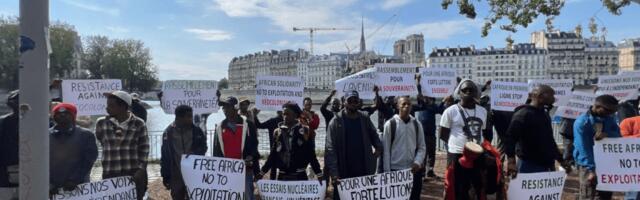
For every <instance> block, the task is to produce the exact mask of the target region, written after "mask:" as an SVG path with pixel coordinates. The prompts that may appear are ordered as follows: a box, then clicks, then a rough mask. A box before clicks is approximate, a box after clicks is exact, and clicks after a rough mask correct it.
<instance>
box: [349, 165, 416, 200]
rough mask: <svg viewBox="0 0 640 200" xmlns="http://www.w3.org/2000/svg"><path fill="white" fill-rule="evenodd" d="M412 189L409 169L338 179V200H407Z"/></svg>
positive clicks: (411, 176)
mask: <svg viewBox="0 0 640 200" xmlns="http://www.w3.org/2000/svg"><path fill="white" fill-rule="evenodd" d="M412 187H413V174H412V173H411V170H410V169H406V170H401V171H394V172H385V173H381V174H375V175H370V176H361V177H355V178H347V179H340V184H339V185H338V191H339V194H340V199H352V200H363V199H409V197H410V196H411V189H412Z"/></svg>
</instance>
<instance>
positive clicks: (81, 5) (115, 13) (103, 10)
mask: <svg viewBox="0 0 640 200" xmlns="http://www.w3.org/2000/svg"><path fill="white" fill-rule="evenodd" d="M62 2H64V3H66V4H68V5H71V6H75V7H78V8H82V9H85V10H89V11H93V12H101V13H105V14H108V15H112V16H119V15H120V10H119V9H116V8H108V7H105V6H102V5H94V4H90V3H86V2H80V1H77V0H62Z"/></svg>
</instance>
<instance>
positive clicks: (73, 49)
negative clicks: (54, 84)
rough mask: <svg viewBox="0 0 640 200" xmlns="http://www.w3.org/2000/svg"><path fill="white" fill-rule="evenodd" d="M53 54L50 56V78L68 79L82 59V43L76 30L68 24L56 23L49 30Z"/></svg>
mask: <svg viewBox="0 0 640 200" xmlns="http://www.w3.org/2000/svg"><path fill="white" fill-rule="evenodd" d="M49 38H50V39H49V40H50V43H51V51H52V52H51V54H50V55H49V69H50V70H49V77H50V78H51V79H54V78H66V77H69V74H70V73H71V72H72V71H73V70H74V69H75V68H76V66H77V64H76V62H75V61H76V60H77V59H80V55H81V52H80V50H81V49H80V48H79V47H80V46H81V41H80V37H79V36H78V32H77V31H76V30H75V28H74V27H73V26H71V25H69V24H67V23H63V22H55V23H54V24H53V25H52V26H51V27H50V28H49Z"/></svg>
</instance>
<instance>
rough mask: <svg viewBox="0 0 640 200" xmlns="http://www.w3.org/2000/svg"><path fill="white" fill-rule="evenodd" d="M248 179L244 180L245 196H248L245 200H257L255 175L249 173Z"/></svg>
mask: <svg viewBox="0 0 640 200" xmlns="http://www.w3.org/2000/svg"><path fill="white" fill-rule="evenodd" d="M245 177H246V179H245V180H244V181H245V182H244V185H245V187H244V190H245V191H244V194H245V195H246V196H247V198H245V199H246V200H255V199H256V196H255V195H253V173H251V172H247V175H246V176H245Z"/></svg>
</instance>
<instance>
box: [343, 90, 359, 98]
mask: <svg viewBox="0 0 640 200" xmlns="http://www.w3.org/2000/svg"><path fill="white" fill-rule="evenodd" d="M351 97H356V98H360V95H359V94H358V91H355V90H351V91H348V92H346V93H344V99H345V100H348V99H349V98H351Z"/></svg>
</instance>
